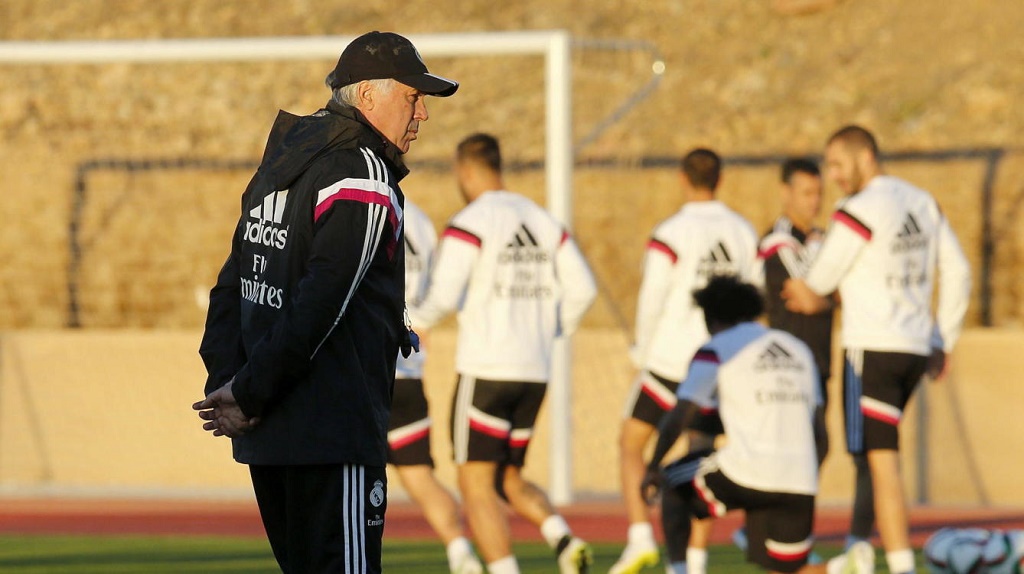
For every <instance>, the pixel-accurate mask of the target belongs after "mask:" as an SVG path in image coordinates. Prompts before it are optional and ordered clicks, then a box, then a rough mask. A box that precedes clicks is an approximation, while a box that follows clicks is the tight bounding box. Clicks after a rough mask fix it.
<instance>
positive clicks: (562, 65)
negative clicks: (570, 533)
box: [0, 30, 574, 504]
mask: <svg viewBox="0 0 1024 574" xmlns="http://www.w3.org/2000/svg"><path fill="white" fill-rule="evenodd" d="M354 38H355V37H354V36H297V37H267V38H208V39H200V38H196V39H167V40H97V41H57V42H35V41H13V42H0V62H3V63H4V64H5V65H18V64H25V65H28V64H46V65H69V64H105V63H115V62H122V63H141V62H165V63H172V62H190V61H191V62H196V61H208V62H230V61H236V62H242V61H273V60H310V59H317V58H330V59H335V58H337V57H338V55H339V54H340V53H341V50H342V49H344V47H345V46H347V45H348V44H349V43H350V42H351V41H352V40H353V39H354ZM408 38H409V40H410V41H412V43H413V44H414V45H415V46H416V47H417V49H418V50H419V51H420V53H421V54H423V55H425V56H437V57H460V56H462V57H465V56H478V57H479V56H488V55H527V56H528V55H535V56H542V57H543V58H544V65H545V73H544V84H545V85H544V92H545V129H546V133H545V162H544V170H545V182H546V201H547V206H548V209H549V210H550V211H551V212H552V214H553V215H554V216H555V217H556V218H557V219H558V220H559V221H561V222H562V223H563V224H564V225H565V227H566V228H567V229H571V227H572V198H573V163H574V157H573V141H572V60H571V47H572V43H571V36H570V34H569V33H568V31H565V30H539V31H522V32H480V33H458V34H410V35H409V36H408ZM570 343H571V342H570V341H568V340H559V341H558V342H557V343H556V345H555V349H554V353H553V361H552V372H551V380H550V387H549V392H548V401H549V402H548V407H549V412H550V413H552V415H551V416H550V423H551V441H550V445H551V446H550V450H549V456H550V469H551V473H550V477H549V481H550V483H549V489H548V490H549V495H550V497H551V500H552V502H554V503H555V504H568V503H570V502H572V498H573V488H572V483H573V481H572V456H573V455H572V372H571V368H572V356H571V344H570ZM554 413H566V414H567V416H555V415H554Z"/></svg>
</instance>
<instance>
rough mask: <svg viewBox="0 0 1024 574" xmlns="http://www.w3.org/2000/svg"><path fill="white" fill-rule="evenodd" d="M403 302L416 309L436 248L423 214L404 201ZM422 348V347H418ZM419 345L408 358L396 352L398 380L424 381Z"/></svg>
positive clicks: (431, 227)
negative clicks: (422, 379)
mask: <svg viewBox="0 0 1024 574" xmlns="http://www.w3.org/2000/svg"><path fill="white" fill-rule="evenodd" d="M404 225H405V301H406V305H407V306H410V307H412V306H415V305H416V304H417V303H418V302H419V301H420V299H422V298H423V297H424V296H425V295H426V293H427V279H428V278H429V270H430V262H431V260H432V259H433V257H434V250H435V249H436V248H437V233H436V232H435V231H434V224H433V223H431V221H430V218H429V217H427V214H426V213H423V211H422V210H421V209H420V208H419V207H417V206H416V204H414V203H413V202H411V201H409V198H408V197H407V198H405V222H404ZM421 345H422V344H421ZM426 353H427V352H426V349H424V348H423V347H422V346H421V347H420V350H419V351H418V352H416V351H413V353H412V354H411V355H409V356H408V357H403V356H402V353H398V363H397V364H396V366H395V378H397V379H421V378H423V362H424V361H425V360H426V358H427V354H426Z"/></svg>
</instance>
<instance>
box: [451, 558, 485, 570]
mask: <svg viewBox="0 0 1024 574" xmlns="http://www.w3.org/2000/svg"><path fill="white" fill-rule="evenodd" d="M452 574H484V565H483V564H481V563H480V560H478V559H477V557H476V556H475V555H473V554H467V555H466V556H463V557H462V560H459V563H458V564H456V565H454V566H452Z"/></svg>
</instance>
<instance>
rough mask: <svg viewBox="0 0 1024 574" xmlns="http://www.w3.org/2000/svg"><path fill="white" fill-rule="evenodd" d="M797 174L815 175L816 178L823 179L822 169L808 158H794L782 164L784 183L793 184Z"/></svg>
mask: <svg viewBox="0 0 1024 574" xmlns="http://www.w3.org/2000/svg"><path fill="white" fill-rule="evenodd" d="M797 173H806V174H807V175H813V176H814V177H821V169H819V168H818V164H817V162H815V161H814V160H812V159H808V158H803V157H794V158H790V159H787V160H786V161H785V162H784V163H783V164H782V174H781V178H782V183H785V184H790V183H793V175H794V174H797Z"/></svg>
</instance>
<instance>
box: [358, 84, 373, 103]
mask: <svg viewBox="0 0 1024 574" xmlns="http://www.w3.org/2000/svg"><path fill="white" fill-rule="evenodd" d="M356 93H357V94H358V95H359V103H360V107H362V108H365V109H368V110H372V109H373V96H374V90H373V84H371V83H370V82H367V81H366V80H363V81H361V82H359V86H358V87H357V88H356Z"/></svg>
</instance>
